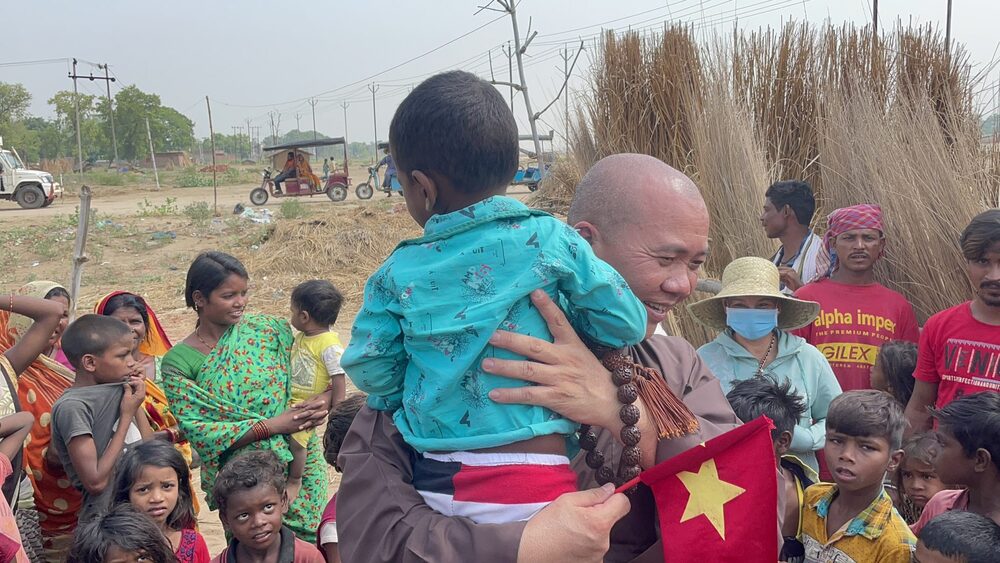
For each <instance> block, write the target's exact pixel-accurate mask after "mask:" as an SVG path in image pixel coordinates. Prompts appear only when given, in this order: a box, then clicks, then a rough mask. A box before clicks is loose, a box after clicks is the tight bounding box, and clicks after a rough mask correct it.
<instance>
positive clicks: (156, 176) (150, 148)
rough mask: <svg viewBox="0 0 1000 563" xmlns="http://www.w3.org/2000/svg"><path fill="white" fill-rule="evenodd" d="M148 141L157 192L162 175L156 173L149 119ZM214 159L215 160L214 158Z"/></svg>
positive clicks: (147, 122)
mask: <svg viewBox="0 0 1000 563" xmlns="http://www.w3.org/2000/svg"><path fill="white" fill-rule="evenodd" d="M146 140H147V141H149V160H150V162H152V163H153V178H156V191H160V174H159V173H158V172H157V171H156V153H154V152H153V135H152V133H150V132H149V118H148V117H147V118H146ZM212 158H215V157H214V156H213V157H212Z"/></svg>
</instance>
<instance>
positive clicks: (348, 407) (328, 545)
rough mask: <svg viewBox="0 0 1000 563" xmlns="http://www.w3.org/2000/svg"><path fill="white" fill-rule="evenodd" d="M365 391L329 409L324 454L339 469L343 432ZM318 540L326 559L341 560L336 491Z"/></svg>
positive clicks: (333, 561) (318, 531) (345, 430)
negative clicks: (338, 546)
mask: <svg viewBox="0 0 1000 563" xmlns="http://www.w3.org/2000/svg"><path fill="white" fill-rule="evenodd" d="M365 398H366V396H365V394H364V393H354V394H352V395H351V396H350V397H348V398H346V399H344V400H343V401H341V402H340V404H338V405H337V406H335V407H333V410H332V411H330V418H329V420H328V421H327V423H326V432H325V433H324V434H323V456H324V457H325V458H326V462H327V463H329V464H330V467H333V468H334V469H335V470H337V472H338V473H342V472H343V471H342V470H341V469H340V465H339V464H338V463H337V456H338V455H340V445H341V444H343V443H344V436H346V435H347V431H348V429H350V428H351V423H352V422H354V417H355V416H357V414H358V411H359V410H361V407H362V406H363V405H364V404H365ZM316 543H317V544H318V545H319V549H320V551H322V552H323V557H325V558H326V563H340V550H339V549H338V548H337V544H338V543H340V538H339V537H338V536H337V495H336V494H334V495H333V498H331V499H330V502H328V503H327V505H326V510H324V511H323V518H322V520H320V523H319V529H318V530H317V531H316Z"/></svg>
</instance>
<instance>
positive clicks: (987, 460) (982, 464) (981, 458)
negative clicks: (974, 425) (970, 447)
mask: <svg viewBox="0 0 1000 563" xmlns="http://www.w3.org/2000/svg"><path fill="white" fill-rule="evenodd" d="M974 457H975V460H976V463H975V465H974V469H975V470H976V471H977V472H979V473H983V472H985V471H987V470H989V469H990V468H991V467H993V456H992V455H990V452H989V450H987V449H986V448H979V449H978V450H976V453H975V456H974Z"/></svg>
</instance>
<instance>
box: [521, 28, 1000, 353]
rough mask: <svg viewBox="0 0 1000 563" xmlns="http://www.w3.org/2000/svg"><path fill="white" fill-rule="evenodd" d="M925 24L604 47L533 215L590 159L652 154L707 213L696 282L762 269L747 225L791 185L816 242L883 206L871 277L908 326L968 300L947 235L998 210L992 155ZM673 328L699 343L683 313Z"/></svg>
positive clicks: (628, 39) (755, 237)
mask: <svg viewBox="0 0 1000 563" xmlns="http://www.w3.org/2000/svg"><path fill="white" fill-rule="evenodd" d="M970 69H971V65H970V64H969V61H968V56H967V54H966V53H965V52H964V50H963V49H962V48H961V47H960V46H954V45H953V47H952V52H951V53H948V52H947V50H946V47H945V44H944V38H943V37H942V36H941V35H940V34H939V33H937V32H936V31H934V30H933V29H931V28H930V27H917V28H902V27H900V28H897V29H895V30H892V31H890V32H888V33H887V34H886V35H884V36H881V37H875V36H873V35H872V33H871V31H870V29H869V28H861V29H858V28H855V27H853V26H844V27H840V28H834V27H830V26H823V27H815V26H810V25H794V24H789V25H787V26H785V27H783V28H781V29H778V30H773V29H771V30H764V31H755V32H743V31H740V30H737V31H735V32H734V33H733V34H731V35H730V36H727V37H716V38H712V39H709V40H708V41H706V42H704V43H700V44H699V43H698V42H697V41H696V40H695V37H694V33H693V31H692V30H691V29H689V28H685V27H672V28H668V29H666V30H665V31H664V32H663V33H662V34H661V35H659V36H655V37H646V38H643V37H640V36H638V35H636V34H625V35H624V36H615V35H614V34H612V33H609V34H608V35H607V36H606V37H605V40H604V43H603V49H602V53H601V56H600V57H598V59H597V62H596V63H595V65H594V68H593V69H592V73H593V75H594V79H593V85H592V91H591V92H590V96H589V102H588V104H587V107H585V108H583V109H582V110H581V111H579V112H578V114H577V116H578V119H577V123H576V124H575V126H574V128H573V129H574V131H573V133H574V135H573V136H572V138H571V143H570V144H571V147H570V148H571V154H570V156H569V157H567V158H566V159H563V160H561V161H560V162H559V163H557V167H556V169H555V170H554V171H553V173H552V174H551V175H550V177H549V178H548V179H547V185H545V186H543V188H542V189H541V190H540V191H539V192H538V194H537V195H536V197H535V198H534V201H535V202H544V204H545V205H546V206H547V207H548V208H550V209H556V210H559V209H560V207H561V209H562V210H565V209H566V207H567V206H568V204H569V200H570V199H571V198H572V193H573V186H575V184H576V183H577V182H578V181H579V179H580V177H581V176H582V174H583V173H584V172H585V171H586V170H587V168H589V166H590V165H592V164H593V163H594V162H595V161H596V160H597V159H599V158H601V157H603V156H606V155H609V154H614V153H619V152H640V153H645V154H650V155H653V156H656V157H658V158H660V159H662V160H664V161H665V162H667V163H669V164H671V165H672V166H674V167H675V168H677V169H679V170H682V171H684V172H685V173H687V174H688V175H689V176H691V177H692V178H693V179H694V180H695V182H696V183H697V184H698V186H699V187H700V188H701V191H702V193H703V195H704V196H705V200H706V202H707V204H708V207H709V210H710V213H711V217H712V228H711V237H712V241H713V247H712V256H711V257H710V259H709V261H708V263H707V264H706V268H705V270H706V271H705V274H706V275H708V276H711V277H717V276H718V275H719V274H721V271H722V269H723V268H724V267H725V265H726V264H728V263H729V262H730V261H731V260H732V259H734V258H738V257H740V256H747V255H758V256H768V255H770V253H771V252H773V250H774V249H775V248H776V247H777V244H778V243H777V242H776V241H769V240H767V239H766V238H765V237H764V233H763V230H762V229H761V228H760V225H759V222H758V220H757V217H758V216H759V214H760V209H761V206H762V204H763V193H764V191H765V189H766V188H767V186H768V185H769V184H770V183H771V182H772V181H775V180H778V179H789V178H803V179H805V180H807V181H809V182H810V183H811V184H812V185H813V187H814V189H815V190H816V193H817V197H818V203H819V209H818V211H817V214H816V218H815V219H814V222H815V223H816V226H817V227H819V229H818V230H820V231H822V227H823V226H824V225H825V216H826V214H827V213H829V211H831V210H832V209H834V208H836V207H841V206H844V205H851V204H856V203H863V202H874V203H880V204H882V206H883V208H884V210H885V220H886V224H887V237H888V240H889V246H888V250H887V259H886V260H884V261H883V263H882V264H881V266H880V268H879V272H878V275H879V278H880V280H881V281H882V282H883V283H885V284H886V285H888V286H889V287H892V288H894V289H897V290H899V291H901V292H902V293H904V295H906V296H907V297H908V298H909V299H910V301H911V302H912V303H913V304H914V307H915V309H916V311H917V315H918V317H919V319H920V320H921V321H923V320H926V318H927V317H928V316H929V315H931V314H933V313H934V312H936V311H939V310H941V309H944V308H946V307H948V306H951V305H953V304H955V303H957V302H959V301H961V300H963V299H967V298H968V297H969V295H970V292H969V287H968V283H967V281H966V280H965V277H964V274H962V273H961V272H962V270H963V267H964V262H963V260H962V258H961V256H960V254H959V252H958V248H957V242H956V241H957V237H958V234H959V232H960V230H961V228H962V227H963V226H964V225H965V224H966V223H967V222H968V220H969V219H970V218H971V217H972V216H973V215H974V214H975V213H977V212H978V211H981V210H983V209H985V208H988V207H993V206H996V205H997V191H998V185H1000V180H998V178H1000V176H998V167H997V163H998V162H1000V152H998V144H996V143H983V142H982V140H981V139H980V134H979V118H980V116H979V115H977V114H976V113H975V111H974V109H973V103H972V100H973V95H974V93H975V92H976V90H977V89H978V88H980V87H981V82H982V78H983V74H984V73H985V72H986V71H988V70H989V69H986V71H982V72H981V73H980V74H978V75H972V73H971V70H970ZM677 316H678V318H676V319H674V326H676V327H678V328H679V330H680V332H682V333H683V334H684V336H686V337H688V339H689V340H691V341H692V342H693V343H694V344H698V343H700V342H702V341H704V339H706V338H709V337H711V335H708V334H705V333H704V331H703V330H702V329H701V328H700V327H698V326H697V325H695V324H694V323H693V322H692V321H691V319H689V318H687V315H686V314H685V313H684V311H682V310H678V311H677Z"/></svg>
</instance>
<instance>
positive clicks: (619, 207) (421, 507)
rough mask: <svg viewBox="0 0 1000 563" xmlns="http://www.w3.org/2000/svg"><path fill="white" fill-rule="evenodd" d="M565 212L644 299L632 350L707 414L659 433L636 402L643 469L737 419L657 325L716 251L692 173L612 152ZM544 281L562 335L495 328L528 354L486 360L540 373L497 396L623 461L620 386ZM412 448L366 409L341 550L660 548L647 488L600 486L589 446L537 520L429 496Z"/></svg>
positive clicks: (598, 551) (561, 555)
mask: <svg viewBox="0 0 1000 563" xmlns="http://www.w3.org/2000/svg"><path fill="white" fill-rule="evenodd" d="M569 222H570V224H572V225H573V226H574V227H575V228H576V229H577V231H578V232H579V233H580V235H581V236H582V237H583V238H584V239H586V240H587V241H588V242H589V243H590V244H591V245H592V247H593V249H594V252H595V253H596V254H597V256H598V257H600V258H602V259H603V260H605V261H606V262H608V263H609V264H611V265H612V266H613V267H614V268H615V269H617V270H618V272H619V273H621V274H622V276H623V277H624V278H625V280H626V281H627V282H628V283H629V286H630V287H631V288H632V291H633V292H634V293H635V294H636V296H638V297H639V299H640V300H641V301H642V302H643V303H644V304H645V306H646V309H647V313H648V318H649V324H648V326H647V330H646V340H644V341H643V342H642V343H640V344H638V345H637V346H634V347H632V348H631V349H630V352H631V355H632V358H633V360H634V361H636V362H638V363H640V364H642V365H645V366H648V367H651V368H654V369H656V370H657V371H658V372H659V373H661V374H663V376H664V377H665V380H666V383H667V387H668V388H669V389H670V390H671V391H672V392H673V393H674V394H675V395H676V396H677V397H678V398H680V399H681V400H683V401H684V403H685V404H686V405H687V406H688V407H689V408H690V409H691V411H692V412H693V413H694V414H695V415H696V416H697V418H698V422H699V430H698V431H697V432H696V433H694V434H692V435H688V436H684V437H682V438H677V439H663V440H660V439H658V438H657V436H656V430H655V428H654V426H653V424H652V422H651V421H650V419H649V416H647V413H646V411H645V407H644V405H643V404H642V402H641V400H640V401H638V402H637V403H636V405H637V406H639V408H640V412H641V416H640V420H639V424H638V426H639V429H640V431H641V432H642V441H641V442H640V444H639V445H640V449H641V450H642V454H643V456H642V460H641V465H642V467H643V468H648V467H651V466H653V465H655V464H656V463H659V462H661V461H663V460H666V459H669V458H671V457H673V456H675V455H677V454H679V453H681V452H683V451H685V450H687V449H688V448H690V447H692V446H695V445H697V444H699V443H700V442H703V441H705V440H708V439H710V438H712V437H714V436H717V435H719V434H721V433H723V432H726V431H728V430H730V429H732V428H734V427H735V426H737V425H738V424H739V422H738V420H737V418H736V416H735V415H734V414H733V412H732V410H731V409H730V407H729V404H728V403H727V401H726V398H725V396H724V395H723V393H722V388H721V386H720V385H719V382H718V380H717V379H716V378H715V377H714V376H713V375H712V374H711V373H710V372H709V371H708V369H707V368H706V367H705V366H704V364H702V363H701V360H700V359H699V358H698V355H697V353H696V352H695V350H694V348H692V347H691V345H690V344H688V343H687V342H686V341H684V340H683V339H680V338H676V337H670V336H659V335H654V334H653V333H654V331H655V329H656V327H657V325H658V323H659V322H661V321H662V320H663V319H664V318H665V317H666V314H667V312H668V311H670V309H671V308H673V307H674V306H676V305H677V304H678V303H680V302H681V301H683V300H684V299H685V298H686V297H687V296H688V295H690V294H691V291H692V290H693V289H694V287H695V284H696V282H697V270H698V267H699V266H700V265H701V264H702V263H703V262H704V260H705V258H706V255H707V253H708V211H707V209H706V208H705V202H704V201H703V200H702V198H701V194H700V193H699V192H698V189H697V187H696V186H695V185H694V183H693V182H692V181H691V180H690V179H689V178H688V177H687V176H685V175H684V174H682V173H680V172H679V171H677V170H675V169H673V168H671V167H670V166H668V165H666V164H665V163H663V162H661V161H659V160H657V159H655V158H653V157H650V156H645V155H639V154H619V155H613V156H609V157H607V158H604V159H602V160H601V161H600V162H598V163H597V164H595V165H594V167H593V168H591V170H590V171H589V172H588V173H587V175H586V176H585V177H584V178H583V180H582V181H581V182H580V185H579V186H578V187H577V190H576V195H575V197H574V199H573V202H572V205H571V206H570V212H569ZM538 293H539V292H536V295H533V296H532V300H533V302H534V304H535V306H536V307H538V309H539V312H540V313H541V314H542V316H543V317H544V318H545V319H546V322H547V323H548V326H549V329H550V331H551V333H552V335H553V338H554V342H547V341H543V340H538V339H535V338H532V337H528V336H524V335H518V334H514V333H509V332H504V331H498V332H497V333H496V335H495V338H494V342H493V343H494V345H496V346H498V347H500V348H504V349H507V350H510V351H512V352H514V353H516V354H519V355H522V356H524V357H526V358H528V360H526V361H499V360H486V361H484V363H483V369H484V370H485V371H488V372H490V373H495V374H498V375H504V376H507V377H513V378H516V379H522V380H526V381H530V382H533V383H535V385H534V386H530V387H519V388H509V389H495V390H493V391H491V393H490V398H491V399H492V400H494V401H497V402H502V403H521V404H530V405H537V406H542V407H546V408H549V409H552V410H554V411H556V412H558V413H559V414H560V415H562V416H564V417H566V418H568V419H571V420H574V421H577V422H580V423H585V424H590V425H592V426H594V427H598V429H599V430H600V429H603V430H600V431H599V433H598V436H599V443H598V449H599V450H600V451H602V452H603V453H604V454H605V458H606V459H607V460H609V463H611V464H612V467H614V468H615V469H617V465H618V462H619V456H620V454H621V450H622V447H623V446H622V444H621V443H620V442H619V441H618V434H619V431H620V430H621V428H622V422H621V420H620V419H619V417H618V411H619V409H620V408H621V404H620V403H619V402H618V399H617V397H616V393H617V388H616V387H615V385H614V384H613V383H612V382H611V376H610V373H609V372H608V371H607V370H606V369H605V368H604V366H603V365H601V362H600V361H599V360H598V359H597V358H596V357H594V355H593V354H592V353H591V352H590V351H589V350H588V349H587V347H586V346H585V345H584V344H583V343H582V342H581V341H580V339H579V338H578V337H577V336H576V334H575V333H574V332H573V330H572V328H571V327H570V325H569V323H568V322H567V321H566V318H565V316H564V315H563V313H562V312H561V311H560V310H559V308H558V307H557V306H556V305H555V304H554V303H552V302H551V301H550V300H549V299H548V298H547V297H546V296H545V295H544V293H542V294H540V295H539V294H538ZM416 455H417V454H416V452H414V451H413V450H412V449H411V448H409V446H407V445H406V443H405V442H404V441H403V440H402V438H401V437H400V435H399V433H398V431H397V430H396V428H395V427H394V426H393V424H392V417H391V415H387V414H386V413H381V412H377V411H373V410H371V409H368V408H367V407H365V408H362V409H361V411H360V412H359V413H358V416H357V418H356V419H355V421H354V424H353V425H352V426H351V429H350V431H349V433H348V434H347V436H346V437H345V439H344V442H343V445H342V447H341V450H340V457H339V459H338V461H339V464H340V466H341V467H342V468H343V470H344V474H343V480H342V481H341V487H340V490H339V492H338V496H337V499H338V500H337V516H338V521H337V529H338V535H339V538H340V542H341V543H340V544H339V546H340V550H341V556H342V557H343V559H344V561H351V562H369V561H370V562H381V561H386V562H388V561H436V562H445V563H448V562H459V561H491V562H493V561H497V562H515V561H522V562H530V561H574V562H575V561H599V560H601V559H602V558H603V559H604V560H606V561H637V562H640V561H662V560H663V548H662V546H661V545H660V543H659V538H658V537H657V531H656V509H655V505H654V504H653V499H652V496H651V495H650V494H649V493H648V490H645V489H644V488H640V491H639V493H638V494H636V495H635V496H633V497H632V500H631V503H630V502H629V500H628V499H627V498H626V497H625V496H624V495H621V494H613V489H609V488H608V487H609V486H605V487H604V488H598V487H597V484H596V481H595V479H594V472H593V470H591V469H590V468H589V467H587V465H586V463H585V462H584V461H583V456H577V458H576V459H574V460H573V469H574V470H575V471H576V472H577V475H578V484H579V486H580V488H581V491H579V492H575V493H567V494H565V495H563V496H561V497H559V498H558V499H557V500H556V501H554V502H553V503H552V504H550V505H549V506H547V507H546V508H544V509H543V510H542V511H540V512H539V513H538V514H536V515H535V516H533V517H532V518H531V519H530V520H528V521H527V522H516V523H509V524H487V525H477V524H475V523H473V522H471V521H470V520H467V519H463V518H448V517H446V516H442V515H441V514H439V513H437V512H434V511H433V510H431V509H430V508H428V507H427V505H426V504H425V503H424V501H423V498H422V497H421V496H420V494H419V493H417V491H416V489H414V488H413V486H412V484H411V482H412V478H413V473H412V468H413V460H414V458H415V456H416ZM372 491H378V493H374V494H373V492H372Z"/></svg>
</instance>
